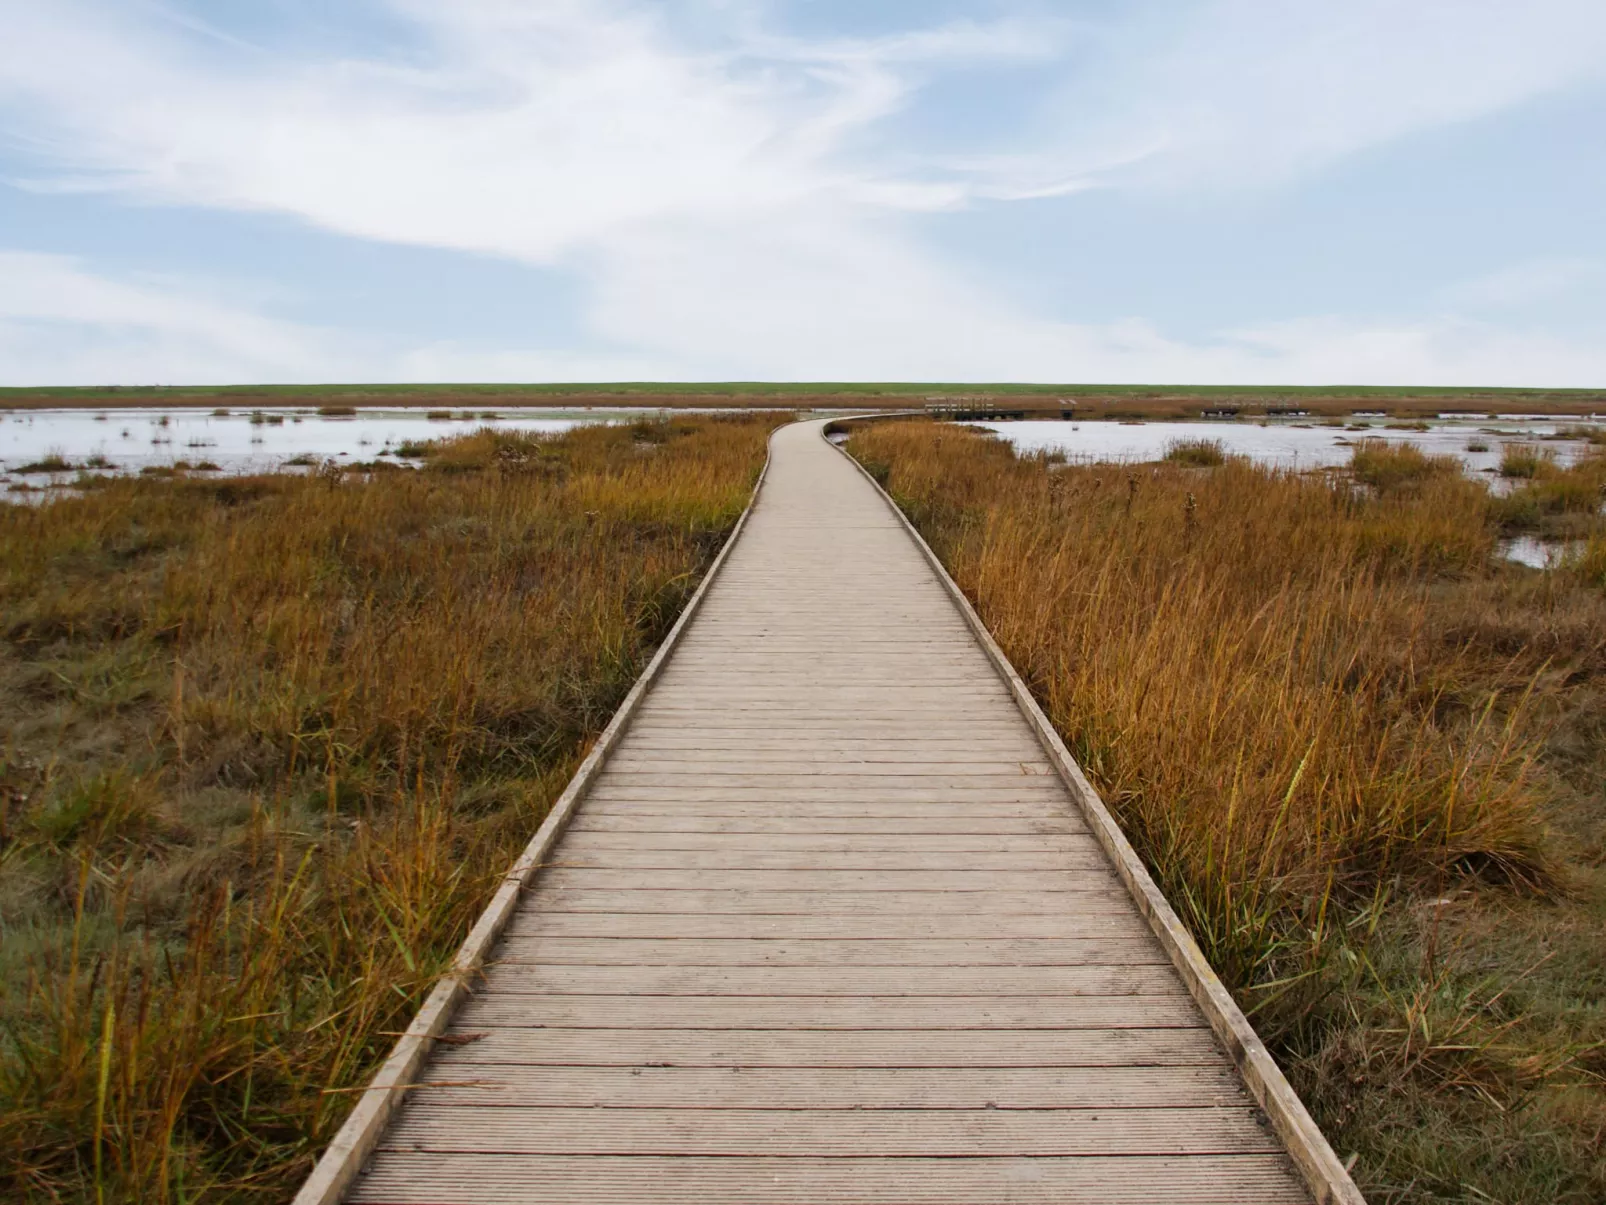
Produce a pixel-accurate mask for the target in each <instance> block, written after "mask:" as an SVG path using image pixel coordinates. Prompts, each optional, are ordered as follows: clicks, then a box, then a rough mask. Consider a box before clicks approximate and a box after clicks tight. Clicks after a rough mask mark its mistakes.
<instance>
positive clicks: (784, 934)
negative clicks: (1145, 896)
mask: <svg viewBox="0 0 1606 1205" xmlns="http://www.w3.org/2000/svg"><path fill="white" fill-rule="evenodd" d="M507 932H508V935H509V936H517V937H659V938H684V937H722V938H729V937H766V938H785V939H790V940H801V939H807V938H821V937H830V938H857V939H861V940H867V941H875V940H887V939H895V938H916V939H920V938H966V939H972V940H976V939H979V940H987V941H995V940H1008V939H1010V938H1017V937H1033V938H1043V937H1053V938H1067V937H1126V938H1134V939H1137V938H1146V937H1152V936H1153V934H1151V933H1150V932H1149V929H1148V926H1147V925H1145V924H1144V923H1143V922H1142V920H1141V919H1139V918H1138V917H1135V916H1133V915H1131V914H1130V913H1128V912H1118V911H1113V910H1112V911H1105V912H1091V913H1088V914H1083V913H1081V912H1071V911H1067V912H1058V913H1055V912H1051V913H1047V914H1044V913H998V914H988V913H974V912H971V913H956V914H950V915H941V914H939V915H935V916H934V915H931V914H929V913H926V914H919V913H916V914H911V915H904V916H888V915H886V914H878V913H864V912H859V913H853V914H843V915H829V914H825V915H821V914H817V913H808V914H805V915H801V916H798V915H785V914H783V915H779V916H766V915H752V914H746V915H743V914H736V915H732V914H730V913H719V912H689V913H677V912H612V911H609V912H547V911H541V912H534V911H529V912H524V913H522V914H521V915H520V916H519V917H518V918H517V919H516V920H515V921H514V922H513V924H511V925H509V926H508V929H507Z"/></svg>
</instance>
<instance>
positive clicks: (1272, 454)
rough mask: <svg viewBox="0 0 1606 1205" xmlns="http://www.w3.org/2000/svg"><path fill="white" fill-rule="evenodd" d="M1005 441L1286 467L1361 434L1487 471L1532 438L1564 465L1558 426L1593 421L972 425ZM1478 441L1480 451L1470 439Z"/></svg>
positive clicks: (1103, 457) (1342, 449)
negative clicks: (1199, 447)
mask: <svg viewBox="0 0 1606 1205" xmlns="http://www.w3.org/2000/svg"><path fill="white" fill-rule="evenodd" d="M971 425H972V426H977V427H985V428H986V429H987V430H989V431H993V432H995V433H996V434H997V435H998V436H999V437H1000V438H1002V439H1007V440H1008V441H1009V442H1010V443H1012V444H1013V445H1014V446H1015V447H1016V448H1017V449H1018V450H1020V451H1022V452H1041V451H1054V452H1063V453H1065V455H1066V456H1067V457H1068V458H1069V459H1071V460H1074V461H1083V462H1089V463H1091V462H1094V461H1100V462H1102V461H1117V462H1125V463H1141V462H1143V461H1147V460H1158V459H1159V458H1160V457H1162V456H1164V455H1165V451H1166V448H1167V446H1168V445H1170V444H1171V443H1173V442H1175V441H1177V440H1187V439H1209V440H1216V441H1219V442H1220V443H1221V445H1222V447H1223V448H1224V449H1225V450H1226V452H1227V454H1228V455H1231V456H1248V457H1249V458H1250V459H1252V460H1256V461H1259V462H1261V463H1262V464H1269V465H1275V466H1277V467H1279V468H1287V469H1319V468H1330V467H1333V466H1336V465H1342V464H1347V463H1349V458H1350V451H1351V449H1352V448H1353V447H1354V446H1355V444H1356V443H1357V442H1358V441H1360V440H1362V439H1383V440H1387V441H1388V442H1389V443H1412V444H1415V445H1416V446H1417V447H1419V448H1421V449H1422V451H1424V452H1426V453H1428V454H1429V455H1434V456H1438V455H1448V456H1455V457H1457V458H1458V459H1460V461H1461V463H1462V464H1463V465H1465V466H1466V470H1467V472H1469V473H1481V474H1485V475H1492V474H1493V473H1494V471H1495V470H1496V469H1498V468H1499V467H1500V454H1501V451H1502V450H1503V448H1504V447H1505V445H1506V444H1511V443H1519V444H1538V445H1539V446H1540V447H1544V448H1549V449H1551V450H1553V451H1554V452H1555V453H1556V458H1557V460H1558V461H1559V462H1560V463H1561V464H1563V465H1565V464H1570V463H1571V462H1572V461H1573V460H1574V459H1576V458H1577V456H1578V454H1579V453H1580V452H1581V451H1582V450H1583V449H1584V448H1585V447H1587V446H1588V445H1587V444H1585V443H1583V442H1582V441H1579V440H1559V439H1556V438H1555V436H1556V433H1557V432H1558V431H1559V430H1560V429H1561V428H1562V427H1578V426H1591V425H1598V424H1597V423H1594V422H1585V421H1583V420H1578V419H1568V420H1566V421H1564V422H1560V423H1558V422H1553V421H1545V420H1528V419H1511V420H1508V421H1499V420H1495V421H1489V420H1481V419H1480V420H1477V421H1473V422H1458V421H1452V422H1436V423H1432V424H1431V425H1430V426H1429V428H1428V430H1426V431H1391V430H1389V429H1388V428H1387V427H1385V426H1384V425H1383V424H1382V423H1378V424H1376V425H1371V426H1368V427H1367V428H1366V429H1365V430H1347V429H1344V428H1341V427H1318V426H1307V425H1305V424H1297V425H1296V424H1292V423H1268V424H1267V425H1266V426H1264V427H1262V426H1260V425H1259V424H1256V423H1237V422H1213V423H1212V422H1193V423H1120V422H1007V423H990V422H989V423H973V424H971ZM1474 444H1482V445H1484V446H1485V447H1486V449H1487V450H1485V451H1473V450H1471V448H1470V447H1469V446H1468V445H1474Z"/></svg>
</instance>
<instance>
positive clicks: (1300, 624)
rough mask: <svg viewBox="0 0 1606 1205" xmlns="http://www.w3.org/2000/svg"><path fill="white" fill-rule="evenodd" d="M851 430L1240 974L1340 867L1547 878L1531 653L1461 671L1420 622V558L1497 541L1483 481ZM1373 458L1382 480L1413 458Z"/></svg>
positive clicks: (1280, 945) (1303, 924)
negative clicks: (1495, 685) (1538, 810)
mask: <svg viewBox="0 0 1606 1205" xmlns="http://www.w3.org/2000/svg"><path fill="white" fill-rule="evenodd" d="M852 446H853V448H854V450H855V452H856V453H857V454H859V455H860V456H862V457H863V458H864V459H865V460H866V461H869V462H880V463H883V464H885V465H887V466H888V485H889V487H890V489H891V490H892V492H893V494H894V496H895V497H896V498H897V499H898V500H899V502H900V503H901V504H903V505H904V506H906V507H907V508H908V510H909V513H910V515H911V517H913V518H914V519H915V521H916V523H917V524H918V525H919V526H920V528H921V530H922V531H923V532H925V533H927V534H928V535H929V536H930V537H931V538H933V540H934V542H935V545H936V547H937V548H938V549H939V551H940V555H941V556H942V557H943V560H944V562H945V563H946V564H948V565H949V566H950V568H951V569H952V571H953V573H954V575H955V578H956V580H957V581H958V582H959V583H960V585H961V586H962V587H963V588H964V589H965V591H966V592H967V593H968V594H969V595H971V597H972V598H973V599H974V600H975V602H976V605H977V608H978V610H979V611H980V613H981V615H982V617H983V618H984V620H985V621H986V623H987V624H988V627H989V628H990V629H991V630H992V631H993V633H994V634H995V635H996V636H997V638H998V640H999V642H1000V644H1001V645H1002V646H1003V647H1004V649H1005V651H1006V652H1007V653H1008V654H1009V656H1010V657H1011V658H1012V659H1013V660H1014V661H1015V664H1016V665H1017V666H1018V667H1019V668H1020V670H1021V672H1022V673H1023V674H1024V675H1025V676H1026V677H1027V679H1028V680H1029V681H1030V682H1031V683H1032V684H1033V686H1034V688H1035V689H1036V690H1037V692H1038V694H1039V696H1040V698H1041V699H1042V701H1043V703H1044V705H1045V707H1046V709H1047V711H1048V714H1049V716H1050V717H1051V718H1052V719H1053V721H1054V722H1055V724H1056V726H1057V727H1058V728H1059V729H1060V730H1061V731H1062V732H1063V733H1065V734H1066V735H1067V737H1068V738H1069V740H1070V742H1071V747H1072V750H1073V752H1074V753H1075V754H1076V755H1077V757H1078V759H1079V760H1080V761H1081V762H1082V764H1083V765H1084V767H1085V768H1086V769H1087V770H1088V772H1089V773H1090V774H1091V775H1092V776H1093V778H1094V780H1095V781H1096V782H1097V783H1098V784H1099V785H1100V787H1101V788H1102V789H1103V790H1104V791H1105V793H1106V794H1107V796H1108V799H1109V802H1110V803H1111V805H1112V806H1113V807H1114V809H1115V811H1116V812H1117V814H1118V815H1119V816H1120V817H1121V819H1122V820H1123V822H1124V823H1125V824H1126V825H1127V826H1128V828H1129V830H1130V831H1132V832H1133V833H1134V835H1135V836H1136V838H1137V839H1138V842H1139V844H1140V845H1141V847H1142V848H1143V849H1144V851H1145V852H1146V853H1147V855H1148V857H1149V859H1150V861H1151V863H1152V865H1153V866H1154V867H1155V868H1156V869H1157V870H1158V872H1159V873H1160V875H1161V878H1162V880H1163V881H1164V886H1165V887H1166V889H1167V892H1168V894H1169V896H1170V897H1171V899H1172V900H1173V902H1174V903H1176V904H1177V905H1179V907H1180V910H1181V911H1182V913H1183V914H1184V916H1185V919H1186V920H1187V921H1188V923H1189V924H1190V926H1191V927H1192V928H1193V930H1194V932H1195V934H1196V935H1197V936H1198V937H1199V938H1200V940H1201V942H1202V944H1203V945H1204V947H1205V949H1206V951H1207V953H1208V954H1209V955H1210V957H1211V959H1212V961H1213V962H1214V964H1215V965H1216V966H1217V968H1218V969H1219V970H1220V971H1221V972H1222V973H1223V974H1224V976H1225V977H1226V978H1227V980H1228V981H1229V982H1230V983H1232V984H1234V985H1236V986H1238V987H1240V988H1247V987H1250V986H1251V985H1256V984H1260V983H1263V982H1264V981H1266V980H1267V979H1276V980H1280V979H1283V978H1284V977H1285V976H1286V975H1288V974H1290V973H1296V972H1297V970H1298V969H1299V968H1298V966H1297V959H1296V963H1295V964H1293V965H1291V964H1288V963H1285V962H1284V960H1283V958H1284V954H1285V953H1287V952H1289V950H1290V947H1288V946H1287V945H1286V944H1285V942H1284V938H1285V936H1288V935H1290V934H1297V935H1298V941H1296V942H1295V943H1294V945H1293V946H1292V951H1293V952H1294V953H1295V954H1296V955H1300V956H1302V955H1304V954H1305V953H1307V952H1308V951H1307V949H1306V942H1307V941H1308V940H1310V939H1311V938H1313V937H1314V936H1316V935H1320V934H1321V933H1322V932H1323V930H1324V929H1325V928H1326V926H1328V925H1330V924H1331V923H1333V921H1334V918H1335V917H1336V912H1335V911H1334V910H1333V909H1332V901H1333V897H1334V895H1335V893H1336V894H1338V895H1340V896H1342V897H1343V898H1345V899H1346V900H1351V901H1353V900H1361V899H1367V898H1370V897H1371V896H1372V895H1373V894H1374V893H1375V892H1376V891H1377V890H1378V889H1379V888H1380V886H1381V885H1382V884H1385V883H1387V882H1389V881H1392V880H1393V879H1394V878H1395V877H1396V876H1399V875H1410V876H1421V875H1437V874H1455V873H1461V872H1463V871H1476V872H1478V873H1481V874H1485V875H1491V876H1498V877H1502V878H1506V879H1518V880H1524V881H1530V882H1537V881H1538V880H1540V879H1541V878H1542V877H1543V876H1544V873H1545V871H1544V859H1543V856H1542V853H1541V850H1540V842H1539V835H1538V831H1537V827H1536V819H1535V814H1534V808H1533V800H1532V797H1531V794H1530V792H1529V790H1528V785H1527V763H1528V760H1529V758H1530V757H1531V756H1532V749H1531V742H1529V741H1527V740H1525V739H1523V737H1522V736H1521V735H1520V725H1518V724H1516V723H1515V722H1514V721H1515V719H1516V717H1518V716H1520V714H1521V707H1522V698H1523V694H1524V692H1525V690H1526V688H1527V686H1528V682H1527V680H1526V678H1525V676H1524V675H1523V674H1521V673H1514V674H1512V675H1511V676H1510V677H1509V680H1507V681H1506V682H1504V683H1503V684H1502V686H1503V689H1502V690H1500V691H1497V692H1493V693H1490V694H1487V695H1484V694H1478V693H1474V694H1468V693H1467V692H1466V691H1465V690H1464V689H1462V684H1463V683H1464V681H1465V679H1466V677H1467V676H1468V675H1467V673H1466V672H1465V669H1466V667H1465V666H1464V664H1463V663H1464V660H1465V658H1466V657H1468V656H1471V654H1470V653H1461V652H1457V651H1455V650H1450V649H1445V648H1443V647H1442V646H1440V645H1439V644H1438V643H1437V642H1435V641H1434V639H1433V634H1432V633H1430V632H1428V631H1427V630H1426V628H1425V626H1424V624H1423V623H1422V618H1421V611H1422V604H1423V596H1424V593H1425V592H1427V591H1430V590H1431V589H1432V577H1431V574H1432V573H1438V572H1454V571H1457V570H1464V569H1466V568H1468V567H1470V566H1474V565H1481V564H1482V563H1483V562H1485V561H1486V560H1487V558H1488V557H1489V554H1490V550H1491V543H1492V540H1491V537H1490V535H1489V534H1488V532H1487V530H1486V525H1485V523H1484V521H1483V507H1484V504H1485V498H1484V491H1483V490H1482V488H1481V487H1479V486H1477V485H1475V484H1473V483H1471V482H1467V481H1465V480H1463V479H1461V477H1460V476H1459V474H1446V473H1437V472H1431V471H1426V472H1423V473H1421V474H1418V475H1416V476H1414V477H1411V478H1410V479H1411V480H1412V481H1414V483H1415V485H1416V487H1417V493H1415V494H1414V495H1413V496H1412V498H1410V499H1409V500H1408V501H1406V502H1401V501H1399V500H1397V499H1395V500H1391V501H1390V502H1388V503H1379V502H1378V501H1377V500H1376V499H1375V498H1373V497H1370V496H1368V495H1367V494H1366V493H1364V492H1362V491H1360V490H1358V489H1355V488H1352V487H1350V486H1348V485H1335V484H1329V483H1326V482H1312V481H1310V480H1307V479H1303V478H1300V477H1297V476H1294V475H1291V474H1279V473H1274V472H1269V471H1267V470H1264V469H1260V468H1256V467H1254V466H1252V465H1250V464H1248V463H1245V462H1242V461H1235V462H1231V463H1228V464H1226V465H1225V466H1224V467H1221V468H1219V469H1214V470H1206V471H1203V472H1198V471H1189V470H1186V469H1178V468H1176V467H1172V466H1166V467H1142V468H1132V469H1123V468H1117V467H1114V466H1091V467H1070V466H1050V465H1047V464H1045V463H1042V462H1039V461H1035V460H1029V459H1026V460H1017V459H1015V458H1014V457H1013V456H1012V454H1011V453H1010V450H1009V448H1008V447H1007V446H1005V445H1002V444H996V443H995V444H980V443H978V441H977V440H976V439H975V438H974V437H972V436H971V435H969V434H968V433H965V432H961V431H952V430H947V429H943V428H937V427H929V426H891V425H889V426H885V427H880V428H876V429H873V430H867V431H864V432H863V433H860V434H857V435H855V436H854V439H853V445H852ZM1366 454H1367V457H1368V466H1369V468H1370V469H1371V470H1372V472H1373V473H1374V475H1376V476H1378V477H1379V478H1380V479H1381V480H1383V481H1386V482H1387V483H1388V485H1389V487H1390V488H1394V489H1398V488H1399V486H1400V482H1401V481H1403V480H1404V479H1406V477H1407V476H1408V475H1409V474H1410V472H1411V470H1414V469H1416V468H1417V467H1418V466H1417V465H1416V464H1415V462H1414V461H1413V462H1412V463H1411V464H1410V465H1406V466H1404V467H1403V468H1400V467H1390V468H1388V469H1379V468H1377V465H1376V461H1377V459H1378V457H1380V456H1382V455H1386V450H1385V449H1378V448H1368V449H1366Z"/></svg>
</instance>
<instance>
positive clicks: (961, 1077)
mask: <svg viewBox="0 0 1606 1205" xmlns="http://www.w3.org/2000/svg"><path fill="white" fill-rule="evenodd" d="M413 1095H414V1098H415V1099H419V1100H428V1101H435V1102H442V1103H446V1102H461V1103H463V1104H478V1105H486V1104H493V1105H520V1104H529V1103H531V1102H538V1103H541V1104H546V1105H583V1106H590V1107H596V1108H608V1109H631V1108H641V1109H647V1108H656V1109H713V1108H723V1109H822V1108H823V1109H989V1108H991V1109H1135V1108H1160V1107H1167V1106H1169V1107H1173V1108H1187V1107H1196V1106H1204V1105H1214V1106H1218V1107H1231V1106H1235V1105H1237V1106H1242V1105H1248V1104H1250V1103H1251V1101H1250V1099H1249V1096H1248V1094H1247V1093H1245V1092H1244V1090H1243V1085H1242V1084H1240V1083H1239V1082H1238V1078H1237V1076H1236V1075H1234V1074H1233V1072H1232V1071H1231V1069H1229V1068H1226V1067H1222V1066H1208V1065H1207V1066H1201V1067H1101V1068H1099V1071H1098V1074H1097V1075H1090V1074H1088V1072H1087V1069H1086V1068H1081V1067H1071V1068H1065V1067H969V1068H954V1067H936V1068H933V1067H743V1068H742V1069H741V1071H739V1072H734V1073H733V1072H732V1071H731V1069H730V1068H728V1067H517V1066H499V1067H485V1068H480V1069H479V1070H478V1071H476V1073H475V1074H474V1075H473V1076H471V1077H469V1078H466V1079H465V1078H463V1077H462V1076H461V1074H460V1073H459V1072H457V1071H455V1070H453V1071H443V1070H442V1069H440V1068H438V1067H431V1068H429V1069H428V1070H427V1071H426V1072H425V1074H424V1077H423V1082H422V1084H421V1086H420V1087H419V1088H418V1089H417V1090H416V1092H415V1093H414V1094H413Z"/></svg>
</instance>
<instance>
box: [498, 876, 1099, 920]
mask: <svg viewBox="0 0 1606 1205" xmlns="http://www.w3.org/2000/svg"><path fill="white" fill-rule="evenodd" d="M526 911H527V912H709V913H771V914H774V913H795V914H798V915H803V916H820V917H827V916H868V917H883V918H888V919H891V918H896V917H904V916H939V917H944V916H977V917H992V916H1017V915H1021V914H1028V915H1037V914H1040V913H1048V914H1051V915H1061V914H1069V915H1076V916H1089V915H1093V914H1094V913H1099V912H1112V913H1117V914H1119V913H1123V912H1130V911H1131V901H1130V900H1129V899H1128V898H1127V897H1126V895H1125V894H1124V893H1123V892H1122V891H1121V885H1120V883H1119V882H1118V881H1117V880H1116V878H1115V876H1114V875H1113V874H1104V873H1101V874H1099V875H1096V876H1095V875H1089V876H1088V879H1087V882H1086V883H1084V884H1082V885H1080V886H1079V887H1078V888H1073V889H1072V890H1070V891H1064V892H1058V891H1053V892H1049V891H987V892H980V893H978V892H964V893H955V892H951V891H940V890H939V891H777V890H762V891H732V890H719V889H695V888H694V889H682V890H674V889H655V888H640V887H622V888H616V889H611V890H599V889H594V888H565V887H553V886H552V885H550V884H546V885H543V886H542V887H540V888H538V889H537V890H536V891H534V892H533V893H532V894H531V896H530V902H529V906H528V908H527V909H526Z"/></svg>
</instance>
